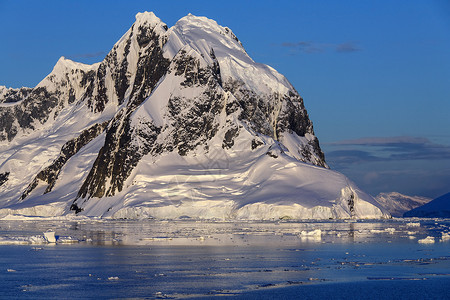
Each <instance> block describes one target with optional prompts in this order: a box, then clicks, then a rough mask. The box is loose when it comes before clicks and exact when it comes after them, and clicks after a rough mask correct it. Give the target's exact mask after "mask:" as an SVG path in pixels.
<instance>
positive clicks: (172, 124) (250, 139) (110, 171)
mask: <svg viewBox="0 0 450 300" xmlns="http://www.w3.org/2000/svg"><path fill="white" fill-rule="evenodd" d="M0 140H1V141H2V142H1V145H0V199H1V200H0V201H1V202H0V216H2V215H3V216H4V215H8V214H14V213H18V214H31V215H41V216H56V215H67V214H74V213H76V214H79V215H85V216H95V217H111V218H169V219H174V218H201V219H216V218H217V219H280V218H283V219H324V218H326V219H328V218H379V217H387V216H388V214H387V213H386V212H385V210H384V209H383V208H381V206H380V205H379V204H378V203H377V202H376V201H375V200H374V199H373V198H372V197H371V196H369V195H367V194H366V193H364V192H363V191H361V190H359V189H358V187H356V186H355V185H354V184H353V183H352V182H350V181H349V180H348V179H347V178H346V177H345V176H343V175H342V174H340V173H337V172H335V171H332V170H329V169H328V166H327V164H326V162H325V158H324V155H323V153H322V150H321V149H320V146H319V141H318V139H317V138H316V136H315V135H314V130H313V125H312V122H311V121H310V119H309V117H308V114H307V112H306V109H305V107H304V104H303V99H302V98H301V97H300V96H299V94H298V93H297V91H296V90H295V89H294V88H293V87H292V85H291V84H290V83H289V82H288V81H287V79H286V78H285V77H284V76H282V75H281V74H279V73H278V72H277V71H275V70H274V69H273V68H271V67H269V66H266V65H263V64H259V63H256V62H254V61H253V60H252V59H251V58H250V57H249V56H248V55H247V53H246V52H245V50H244V48H243V46H242V44H241V42H240V41H239V40H238V38H237V37H236V36H235V35H234V34H233V32H232V31H231V30H230V29H229V28H227V27H222V26H220V25H218V24H217V23H216V22H215V21H213V20H210V19H207V18H205V17H196V16H193V15H188V16H186V17H184V18H182V19H181V20H179V21H178V22H177V23H176V24H175V25H174V26H173V27H171V28H168V27H167V26H166V24H164V23H163V22H162V21H161V20H160V19H159V18H157V17H156V16H155V15H154V14H153V13H148V12H145V13H138V14H137V15H136V22H135V23H134V24H133V26H132V27H131V28H130V29H129V30H128V31H127V32H126V33H125V34H124V35H123V36H122V38H121V39H120V40H119V41H118V42H117V43H116V44H115V45H114V47H113V48H112V50H111V51H110V52H109V53H108V55H107V56H106V57H105V59H104V60H103V61H102V62H100V63H97V64H94V65H84V64H80V63H76V62H73V61H70V60H68V59H65V58H61V59H60V60H59V61H58V63H57V64H56V66H55V67H54V69H53V71H52V72H51V73H50V74H49V75H48V76H47V77H46V78H44V80H42V81H41V82H40V83H39V84H38V85H37V86H36V87H35V88H22V89H7V88H5V87H0Z"/></svg>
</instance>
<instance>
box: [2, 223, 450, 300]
mask: <svg viewBox="0 0 450 300" xmlns="http://www.w3.org/2000/svg"><path fill="white" fill-rule="evenodd" d="M48 230H52V231H54V232H55V234H56V236H57V238H58V240H57V243H56V244H55V243H46V242H45V240H44V239H43V232H45V231H48ZM449 231H450V220H443V219H394V220H381V221H352V222H349V221H317V222H290V221H283V222H239V223H233V222H197V221H191V220H179V221H155V220H141V221H111V220H87V219H80V220H63V219H53V220H52V219H50V220H49V219H45V220H41V219H21V220H9V221H6V220H0V266H1V267H0V298H1V299H7V298H20V299H27V298H28V299H36V298H48V299H77V298H78V299H92V298H102V299H104V298H107V299H121V298H135V299H136V298H138V299H139V298H143V299H178V298H239V299H241V298H244V299H249V298H254V299H283V298H285V299H290V298H303V299H328V298H333V299H411V298H418V299H450V239H447V238H446V236H447V233H448V232H449ZM427 237H428V238H427ZM426 238H427V239H426ZM419 241H420V242H419ZM430 241H434V243H432V242H430ZM426 242H428V243H426Z"/></svg>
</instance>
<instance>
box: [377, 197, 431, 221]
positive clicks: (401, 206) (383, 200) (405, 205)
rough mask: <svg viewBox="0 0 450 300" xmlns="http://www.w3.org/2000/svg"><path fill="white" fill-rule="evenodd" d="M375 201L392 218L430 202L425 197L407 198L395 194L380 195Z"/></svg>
mask: <svg viewBox="0 0 450 300" xmlns="http://www.w3.org/2000/svg"><path fill="white" fill-rule="evenodd" d="M375 199H376V200H377V202H378V203H380V204H381V205H382V206H383V207H384V208H385V209H386V210H387V211H388V212H389V213H390V214H391V216H393V217H402V216H403V214H404V213H405V212H407V211H409V210H411V209H413V208H416V207H418V206H421V205H424V204H425V203H428V202H430V201H431V199H430V198H427V197H421V196H407V195H403V194H400V193H397V192H391V193H380V194H378V195H377V196H376V197H375Z"/></svg>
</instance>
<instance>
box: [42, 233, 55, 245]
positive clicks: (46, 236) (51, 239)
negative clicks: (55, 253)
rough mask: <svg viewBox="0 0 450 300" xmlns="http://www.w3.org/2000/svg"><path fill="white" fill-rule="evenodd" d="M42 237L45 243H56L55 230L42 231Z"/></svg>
mask: <svg viewBox="0 0 450 300" xmlns="http://www.w3.org/2000/svg"><path fill="white" fill-rule="evenodd" d="M44 239H45V241H46V242H47V243H56V237H55V232H54V231H51V230H48V231H46V232H44Z"/></svg>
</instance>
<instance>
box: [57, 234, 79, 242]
mask: <svg viewBox="0 0 450 300" xmlns="http://www.w3.org/2000/svg"><path fill="white" fill-rule="evenodd" d="M78 242H79V241H78V240H77V239H75V238H73V237H71V236H65V237H60V238H58V243H63V244H75V243H78Z"/></svg>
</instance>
